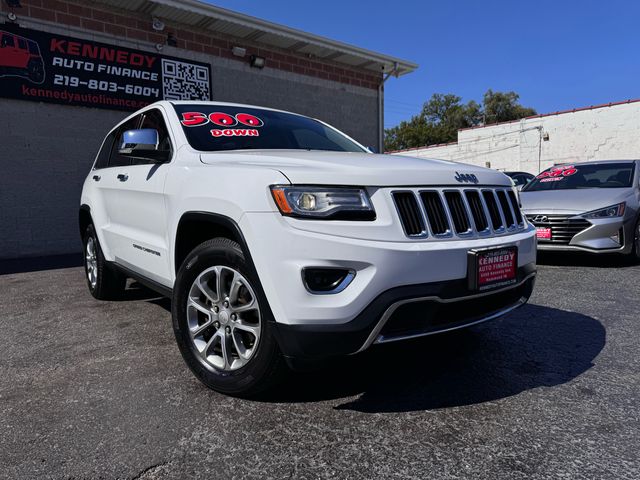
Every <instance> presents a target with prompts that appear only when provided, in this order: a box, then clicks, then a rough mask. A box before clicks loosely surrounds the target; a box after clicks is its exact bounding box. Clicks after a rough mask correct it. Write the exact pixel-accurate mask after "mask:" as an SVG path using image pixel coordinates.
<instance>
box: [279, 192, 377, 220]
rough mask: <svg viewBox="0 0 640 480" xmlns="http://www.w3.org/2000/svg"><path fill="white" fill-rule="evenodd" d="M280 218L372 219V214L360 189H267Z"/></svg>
mask: <svg viewBox="0 0 640 480" xmlns="http://www.w3.org/2000/svg"><path fill="white" fill-rule="evenodd" d="M271 195H273V199H274V200H275V202H276V205H277V206H278V209H279V210H280V213H282V215H288V216H291V217H299V218H313V219H324V220H375V218H376V212H375V210H374V209H373V206H372V205H371V200H370V199H369V195H367V192H366V191H365V190H364V189H363V188H354V187H306V186H290V187H287V186H281V185H274V186H272V187H271Z"/></svg>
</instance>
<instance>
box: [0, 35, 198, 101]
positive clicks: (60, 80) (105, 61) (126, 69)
mask: <svg viewBox="0 0 640 480" xmlns="http://www.w3.org/2000/svg"><path fill="white" fill-rule="evenodd" d="M0 97H7V98H17V99H21V100H32V101H42V102H53V103H64V104H67V105H84V106H88V107H98V108H109V109H118V110H137V109H139V108H141V107H143V106H145V105H148V104H149V103H153V102H155V101H157V100H210V98H211V67H210V66H209V65H207V64H205V63H200V62H194V61H192V60H188V61H186V60H181V59H178V58H174V57H167V56H165V55H157V54H154V53H149V52H143V51H141V50H133V49H130V48H124V47H120V46H115V45H108V44H104V43H98V42H93V41H90V40H82V39H78V38H72V37H67V36H64V35H56V34H52V33H46V32H40V31H36V30H29V29H25V28H20V27H17V26H15V25H11V24H5V25H0Z"/></svg>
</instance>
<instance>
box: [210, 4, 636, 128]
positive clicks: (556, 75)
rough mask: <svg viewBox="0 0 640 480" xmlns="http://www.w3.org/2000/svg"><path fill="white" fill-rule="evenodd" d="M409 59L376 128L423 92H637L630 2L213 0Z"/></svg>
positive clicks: (530, 95) (538, 100) (399, 116)
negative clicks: (410, 66)
mask: <svg viewBox="0 0 640 480" xmlns="http://www.w3.org/2000/svg"><path fill="white" fill-rule="evenodd" d="M209 3H212V4H215V5H218V6H220V7H223V8H228V9H231V10H235V11H239V12H242V13H247V14H249V15H253V16H256V17H260V18H263V19H266V20H270V21H273V22H277V23H282V24H284V25H287V26H290V27H294V28H299V29H301V30H305V31H308V32H312V33H315V34H318V35H324V36H327V37H330V38H334V39H336V40H341V41H343V42H347V43H351V44H354V45H357V46H360V47H364V48H368V49H371V50H375V51H379V52H383V53H387V54H390V55H393V56H396V57H400V58H404V59H406V60H411V61H413V62H415V63H418V64H419V66H420V67H419V68H418V70H416V71H415V72H414V73H411V74H408V75H406V76H404V77H401V78H399V79H395V78H392V79H390V80H389V81H388V82H387V84H386V86H385V95H386V97H385V126H387V127H389V126H393V125H396V124H397V123H398V122H400V121H401V120H404V119H408V118H409V117H411V115H414V114H416V113H417V112H418V111H419V110H420V107H421V105H422V104H423V103H424V101H425V100H427V99H428V98H429V97H430V96H431V95H432V94H433V93H454V94H456V95H459V96H461V97H463V100H464V101H468V100H472V99H473V100H477V101H479V100H481V98H482V94H483V93H484V92H485V91H486V90H487V89H488V88H491V89H493V90H513V91H516V92H517V93H519V94H520V101H521V103H522V104H524V105H526V106H530V107H533V108H535V109H536V110H538V112H539V113H547V112H552V111H556V110H564V109H570V108H576V107H583V106H588V105H595V104H600V103H608V102H615V101H621V100H626V99H628V98H638V97H640V27H638V22H639V21H640V1H637V0H626V1H623V0H606V1H602V0H600V1H596V0H580V1H578V0H555V1H550V0H538V1H536V2H530V1H521V0H511V1H507V0H487V1H480V0H477V1H473V0H459V1H450V0H440V1H435V0H424V1H402V0H396V1H395V2H390V1H388V0H386V1H380V0H368V1H364V0H362V1H345V0H342V1H337V0H323V1H314V2H310V1H297V2H294V1H284V0H269V1H265V0H235V1H232V0H216V1H209Z"/></svg>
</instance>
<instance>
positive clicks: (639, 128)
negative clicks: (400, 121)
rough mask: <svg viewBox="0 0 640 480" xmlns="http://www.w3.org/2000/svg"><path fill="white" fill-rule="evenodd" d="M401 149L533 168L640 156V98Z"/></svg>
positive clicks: (471, 131)
mask: <svg viewBox="0 0 640 480" xmlns="http://www.w3.org/2000/svg"><path fill="white" fill-rule="evenodd" d="M547 137H548V140H546V139H545V138H547ZM396 154H398V155H409V156H415V157H425V158H440V159H445V160H453V161H456V162H462V163H470V164H473V165H480V166H490V167H491V168H496V169H498V170H519V171H525V172H530V173H533V174H536V173H538V172H540V171H541V170H544V169H546V168H548V167H550V166H552V165H554V164H557V163H565V162H578V161H589V160H610V159H631V158H634V159H635V158H640V101H638V100H636V101H629V102H626V103H621V104H612V105H607V106H598V107H590V108H586V109H580V110H575V111H569V112H562V113H557V114H550V115H542V116H538V117H534V118H529V119H523V120H519V121H516V122H509V123H501V124H496V125H490V126H486V127H477V128H471V129H465V130H460V131H459V132H458V142H456V143H451V144H446V145H434V146H431V147H425V148H418V149H411V150H404V151H400V152H396Z"/></svg>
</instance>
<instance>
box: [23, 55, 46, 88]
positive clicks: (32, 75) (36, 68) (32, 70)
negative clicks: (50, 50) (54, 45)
mask: <svg viewBox="0 0 640 480" xmlns="http://www.w3.org/2000/svg"><path fill="white" fill-rule="evenodd" d="M27 72H28V75H29V80H31V81H32V82H33V83H42V81H43V80H44V65H42V62H38V61H37V60H31V61H30V62H29V64H28V65H27Z"/></svg>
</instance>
